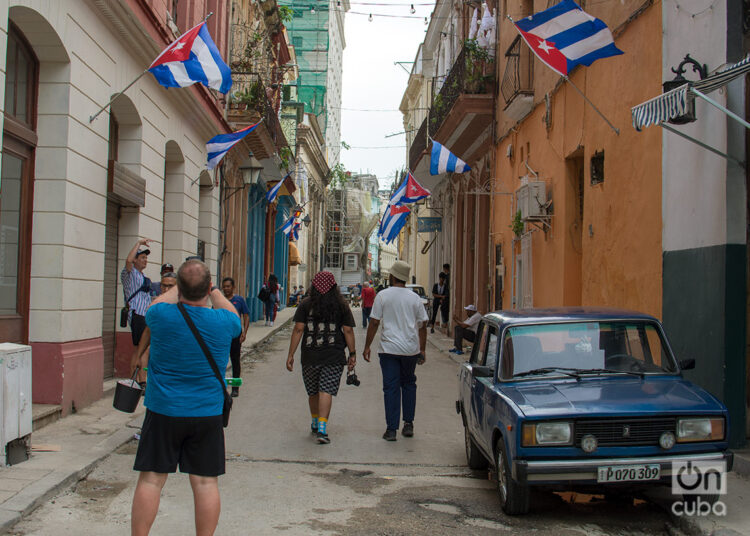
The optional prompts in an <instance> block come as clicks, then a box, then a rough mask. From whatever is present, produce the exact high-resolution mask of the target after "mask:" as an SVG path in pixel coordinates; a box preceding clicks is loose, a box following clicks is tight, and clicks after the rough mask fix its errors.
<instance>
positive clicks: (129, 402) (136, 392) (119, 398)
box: [112, 371, 143, 413]
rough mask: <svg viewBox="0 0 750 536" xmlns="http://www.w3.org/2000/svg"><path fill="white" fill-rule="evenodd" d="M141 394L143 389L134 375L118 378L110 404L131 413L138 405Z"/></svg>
mask: <svg viewBox="0 0 750 536" xmlns="http://www.w3.org/2000/svg"><path fill="white" fill-rule="evenodd" d="M137 373H138V372H137V371H136V374H137ZM142 394H143V389H141V386H140V385H138V382H137V381H135V376H133V378H131V379H129V380H119V381H118V382H117V386H116V387H115V399H114V400H113V401H112V406H113V407H114V408H115V409H119V410H120V411H124V412H125V413H133V412H134V411H135V408H137V407H138V401H139V400H140V399H141V395H142Z"/></svg>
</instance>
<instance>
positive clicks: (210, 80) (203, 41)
mask: <svg viewBox="0 0 750 536" xmlns="http://www.w3.org/2000/svg"><path fill="white" fill-rule="evenodd" d="M148 70H149V71H150V72H151V74H153V75H154V78H156V81H157V82H159V83H160V84H161V85H162V86H164V87H168V88H169V87H187V86H190V85H193V84H195V83H196V82H200V83H201V84H203V85H205V86H208V87H210V88H211V89H215V90H217V91H218V92H220V93H227V92H228V91H229V89H230V88H231V87H232V71H231V70H230V69H229V67H228V66H227V64H226V63H224V60H223V59H221V54H220V53H219V49H218V48H216V45H215V44H214V42H213V39H211V35H210V34H209V33H208V28H206V22H205V21H203V22H201V23H200V24H198V25H197V26H194V27H193V28H191V29H190V30H188V31H187V32H185V33H184V34H182V35H181V36H180V37H179V38H177V40H175V41H173V42H172V44H170V45H169V46H168V47H167V48H165V49H164V50H163V51H162V53H161V54H159V55H158V56H157V57H156V59H155V60H154V62H153V63H152V64H151V65H150V66H149V68H148Z"/></svg>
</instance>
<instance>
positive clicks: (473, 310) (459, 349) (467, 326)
mask: <svg viewBox="0 0 750 536" xmlns="http://www.w3.org/2000/svg"><path fill="white" fill-rule="evenodd" d="M464 310H465V311H466V315H467V316H468V318H467V319H466V322H461V321H460V320H459V319H458V317H457V316H454V317H453V320H454V321H455V322H456V327H454V328H453V348H451V349H450V350H448V351H449V352H450V353H452V354H458V355H462V354H463V353H464V349H463V346H464V339H466V340H467V341H469V342H474V340H475V339H476V338H477V326H479V321H480V320H482V315H481V314H480V313H479V312H477V307H476V305H467V306H466V307H464Z"/></svg>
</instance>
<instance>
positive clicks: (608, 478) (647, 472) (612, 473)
mask: <svg viewBox="0 0 750 536" xmlns="http://www.w3.org/2000/svg"><path fill="white" fill-rule="evenodd" d="M659 476H661V466H660V465H659V464H658V463H656V464H648V465H604V466H602V467H599V468H598V474H597V479H596V480H597V482H637V481H640V480H657V479H658V478H659Z"/></svg>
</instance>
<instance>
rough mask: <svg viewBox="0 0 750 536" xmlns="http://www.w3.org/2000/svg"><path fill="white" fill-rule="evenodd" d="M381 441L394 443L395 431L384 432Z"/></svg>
mask: <svg viewBox="0 0 750 536" xmlns="http://www.w3.org/2000/svg"><path fill="white" fill-rule="evenodd" d="M383 439H385V440H386V441H396V430H390V429H389V430H386V431H385V433H384V434H383Z"/></svg>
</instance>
